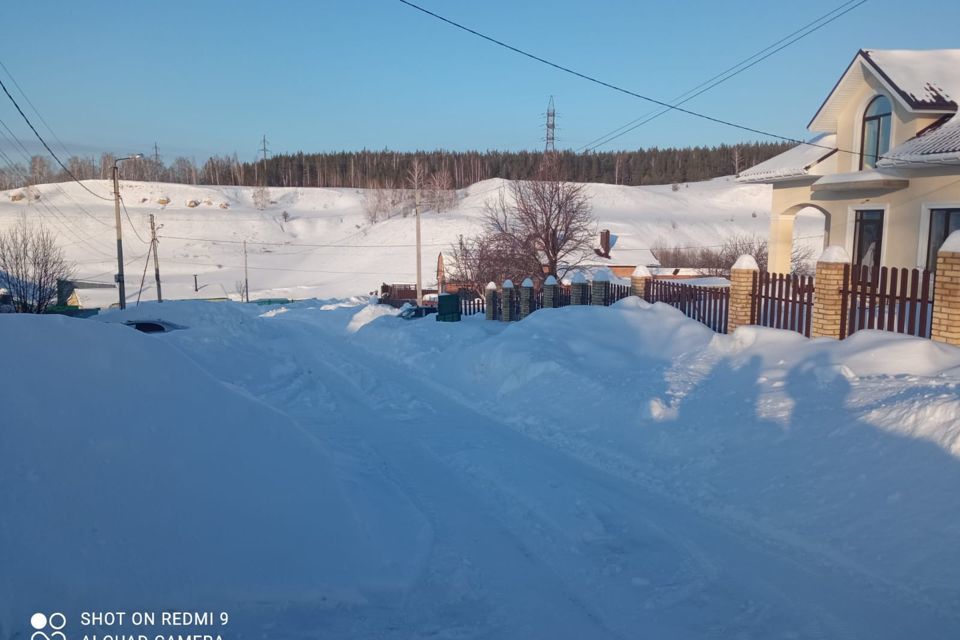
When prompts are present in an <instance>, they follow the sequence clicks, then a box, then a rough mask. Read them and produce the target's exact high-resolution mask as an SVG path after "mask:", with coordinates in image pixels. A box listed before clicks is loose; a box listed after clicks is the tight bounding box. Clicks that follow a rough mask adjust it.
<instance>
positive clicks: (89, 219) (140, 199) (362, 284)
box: [0, 179, 823, 307]
mask: <svg viewBox="0 0 960 640" xmlns="http://www.w3.org/2000/svg"><path fill="white" fill-rule="evenodd" d="M86 184H87V186H89V187H90V189H92V190H93V191H95V192H96V193H99V194H103V195H105V196H109V195H110V193H111V191H112V185H111V184H110V183H108V182H106V181H96V180H94V181H87V182H86ZM677 187H678V188H677V190H676V191H673V189H672V187H671V186H670V185H664V186H655V187H624V186H615V185H604V184H590V185H587V189H586V192H587V194H588V195H589V197H590V199H591V204H592V205H593V208H594V214H595V216H596V218H597V221H598V228H600V229H603V228H608V229H610V231H611V233H612V234H613V236H614V237H615V239H616V242H615V243H614V247H613V251H612V257H613V261H614V263H616V264H624V265H637V264H642V265H649V264H652V263H653V262H654V258H653V257H652V255H651V254H650V251H649V249H650V247H652V246H654V245H655V244H656V243H657V242H662V243H664V244H666V245H670V246H704V245H717V244H718V243H722V242H723V241H724V240H725V239H726V238H729V237H731V236H735V235H757V236H761V237H766V236H767V233H768V228H769V224H770V212H769V208H770V187H769V185H738V184H736V183H733V182H731V181H730V180H728V179H718V180H713V181H710V182H702V183H689V184H681V185H678V186H677ZM505 188H506V182H505V181H503V180H487V181H484V182H481V183H478V184H475V185H473V186H471V187H469V188H467V189H463V190H461V191H460V192H458V194H459V201H458V204H457V206H456V208H455V209H453V210H452V211H446V212H443V213H440V214H437V213H436V212H426V213H424V216H423V243H424V250H423V262H422V268H423V274H424V282H425V284H426V285H430V286H432V285H434V284H435V282H436V264H437V255H438V254H439V253H440V252H446V253H448V254H449V251H450V248H451V246H452V245H453V244H454V243H456V242H457V239H458V238H459V237H460V236H461V235H463V236H470V235H472V234H474V233H475V232H476V230H477V228H478V224H479V221H480V218H481V216H482V214H483V211H484V207H485V205H486V204H487V203H492V202H494V201H495V200H496V199H497V197H498V195H499V193H500V190H501V189H505ZM253 191H254V190H253V189H252V188H248V187H246V188H240V187H215V186H189V185H174V184H157V183H148V182H129V181H123V182H122V183H121V193H122V195H123V198H124V201H125V203H126V207H127V211H128V212H129V219H128V217H127V216H126V215H123V216H122V220H123V234H124V259H125V261H126V263H127V265H126V268H125V271H126V289H127V297H128V300H129V301H130V302H135V301H136V299H137V295H138V292H139V290H140V283H141V277H142V276H143V273H144V267H145V266H148V265H146V253H147V245H146V244H144V243H143V242H142V241H143V240H147V239H149V221H148V216H149V214H151V213H152V214H154V215H155V216H156V222H157V224H158V225H161V228H160V231H159V235H160V237H161V241H160V250H159V254H160V271H161V276H162V286H163V293H164V296H165V298H167V299H177V298H180V299H182V298H222V297H232V298H234V299H238V298H239V289H238V283H242V281H243V277H244V274H243V245H242V243H243V241H244V240H246V241H247V243H248V244H247V251H248V262H249V267H250V268H249V272H250V289H251V295H252V297H287V298H306V297H311V296H321V297H330V296H353V295H358V294H366V293H368V292H370V291H373V290H375V289H376V288H378V287H379V286H380V284H381V283H382V282H413V281H414V279H415V275H416V274H415V265H416V253H415V249H414V242H415V234H414V222H413V219H412V217H406V218H405V217H402V216H395V217H393V218H391V219H389V220H385V221H381V222H379V223H377V224H370V222H369V221H368V217H367V214H366V211H365V206H364V203H365V200H366V199H367V198H368V197H370V195H371V194H370V193H369V192H368V191H366V190H363V189H315V188H309V189H298V188H271V189H270V194H271V198H272V200H273V203H272V204H270V205H269V207H268V208H267V209H266V210H264V211H259V210H257V209H256V208H255V207H254V205H253ZM36 192H37V193H39V195H40V198H39V200H32V199H26V198H25V199H22V200H18V201H13V200H12V199H11V196H13V195H15V194H16V193H18V191H17V190H13V191H9V192H4V193H0V231H2V230H3V229H6V228H8V227H9V226H10V225H12V224H14V223H15V222H16V221H17V219H18V218H19V216H20V215H22V214H26V215H28V216H30V217H31V218H33V219H36V220H39V221H41V222H43V223H44V224H45V225H46V226H47V227H48V228H50V229H51V230H52V231H54V232H56V234H57V235H58V237H59V239H60V242H61V243H62V245H63V246H64V248H65V251H66V254H67V258H68V259H70V260H71V261H73V262H74V263H75V267H76V268H75V276H76V277H77V278H78V279H80V280H86V281H95V282H97V281H99V282H107V283H109V282H112V279H113V274H114V273H116V271H117V264H116V249H115V247H116V240H115V234H114V230H113V229H114V211H113V203H112V202H109V201H104V200H100V199H97V198H96V197H95V196H93V195H91V194H89V193H87V192H86V191H84V190H83V189H82V188H81V187H80V186H79V185H77V184H74V183H63V184H56V185H52V184H51V185H40V186H39V187H37V188H36ZM168 200H169V203H168V204H161V202H166V201H168ZM188 203H199V204H198V205H197V206H195V207H191V206H188ZM221 204H226V205H228V208H226V209H222V208H220V205H221ZM284 213H286V215H284ZM131 223H132V224H131ZM797 235H798V237H799V238H802V240H801V242H804V243H808V244H810V245H811V246H814V247H817V248H818V249H819V248H820V247H821V246H822V237H823V218H822V216H820V214H816V215H814V216H812V217H811V218H809V219H806V221H805V222H803V221H801V222H798V226H797ZM597 244H598V246H599V239H598V241H597ZM194 274H197V284H198V286H199V291H196V292H195V291H194ZM82 298H83V299H82V300H81V301H82V302H83V303H84V305H85V306H90V307H95V306H107V305H110V304H113V303H115V302H116V301H117V296H116V291H115V290H110V289H99V290H98V289H89V290H84V291H83V296H82ZM142 298H143V299H144V300H150V299H156V292H155V287H154V284H153V267H152V265H149V269H147V273H146V278H145V286H144V289H143V295H142Z"/></svg>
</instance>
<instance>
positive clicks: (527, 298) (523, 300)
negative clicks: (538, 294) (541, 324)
mask: <svg viewBox="0 0 960 640" xmlns="http://www.w3.org/2000/svg"><path fill="white" fill-rule="evenodd" d="M531 313H533V280H531V279H530V278H525V279H524V281H523V282H522V283H521V284H520V319H521V320H523V319H524V318H526V317H527V316H528V315H530V314H531Z"/></svg>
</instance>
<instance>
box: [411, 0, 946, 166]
mask: <svg viewBox="0 0 960 640" xmlns="http://www.w3.org/2000/svg"><path fill="white" fill-rule="evenodd" d="M397 1H398V2H400V3H401V4H404V5H406V6H408V7H410V8H412V9H415V10H416V11H419V12H421V13H424V14H426V15H428V16H431V17H433V18H435V19H437V20H439V21H441V22H444V23H446V24H448V25H450V26H452V27H455V28H457V29H460V30H461V31H465V32H466V33H469V34H471V35H474V36H476V37H478V38H481V39H483V40H486V41H487V42H490V43H492V44H494V45H496V46H498V47H502V48H504V49H507V50H509V51H512V52H514V53H516V54H518V55H521V56H524V57H525V58H529V59H531V60H534V61H536V62H539V63H541V64H544V65H547V66H548V67H552V68H554V69H557V70H558V71H562V72H564V73H567V74H569V75H572V76H575V77H577V78H580V79H582V80H586V81H587V82H591V83H593V84H596V85H599V86H602V87H606V88H608V89H611V90H613V91H616V92H618V93H622V94H625V95H628V96H632V97H634V98H637V99H639V100H643V101H645V102H650V103H652V104H655V105H659V106H661V107H664V108H666V109H667V110H668V111H679V112H680V113H685V114H687V115H689V116H693V117H695V118H700V119H701V120H707V121H708V122H713V123H716V124H720V125H723V126H726V127H731V128H734V129H739V130H741V131H746V132H748V133H755V134H757V135H761V136H766V137H768V138H775V139H778V140H783V141H784V142H792V143H794V144H797V145H804V146H808V147H818V148H821V149H826V150H828V151H839V152H841V153H847V154H850V155H856V156H860V155H863V154H862V153H861V152H859V151H851V150H849V149H843V148H839V147H831V146H828V145H823V144H817V143H816V142H809V141H805V140H800V139H798V138H794V137H791V136H784V135H781V134H778V133H773V132H770V131H765V130H763V129H758V128H756V127H751V126H748V125H744V124H739V123H736V122H732V121H730V120H725V119H723V118H718V117H716V116H711V115H708V114H706V113H702V112H699V111H693V110H692V109H686V108H684V107H681V106H679V105H675V104H670V103H668V102H664V101H663V100H657V99H656V98H651V97H650V96H647V95H644V94H642V93H638V92H636V91H632V90H630V89H626V88H624V87H621V86H619V85H616V84H613V83H611V82H607V81H606V80H601V79H600V78H597V77H596V76H592V75H589V74H587V73H584V72H581V71H577V70H576V69H573V68H571V67H567V66H564V65H562V64H560V63H557V62H553V61H551V60H548V59H547V58H543V57H541V56H538V55H536V54H534V53H530V52H529V51H526V50H524V49H521V48H519V47H516V46H514V45H512V44H508V43H506V42H504V41H502V40H498V39H496V38H494V37H492V36H488V35H486V34H484V33H481V32H480V31H477V30H476V29H472V28H470V27H468V26H466V25H463V24H461V23H459V22H456V21H454V20H451V19H450V18H445V17H444V16H442V15H440V14H438V13H435V12H433V11H430V10H429V9H426V8H424V7H421V6H420V5H418V4H415V3H413V2H410V0H397ZM876 160H877V161H878V162H879V161H880V160H890V161H891V162H892V163H897V162H900V163H901V164H904V165H906V164H911V165H912V164H930V165H940V166H944V165H947V166H956V164H957V163H954V162H949V161H942V160H941V161H937V160H911V161H909V162H907V161H898V160H897V159H896V158H890V157H888V156H884V155H880V156H877V157H876Z"/></svg>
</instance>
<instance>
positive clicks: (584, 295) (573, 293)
mask: <svg viewBox="0 0 960 640" xmlns="http://www.w3.org/2000/svg"><path fill="white" fill-rule="evenodd" d="M589 290H590V285H589V284H588V283H587V279H586V277H584V275H583V274H582V273H580V272H579V271H577V272H576V273H575V274H573V277H572V278H570V304H571V305H575V304H576V305H581V304H589V302H590V301H589V298H588V296H589V293H588V291H589Z"/></svg>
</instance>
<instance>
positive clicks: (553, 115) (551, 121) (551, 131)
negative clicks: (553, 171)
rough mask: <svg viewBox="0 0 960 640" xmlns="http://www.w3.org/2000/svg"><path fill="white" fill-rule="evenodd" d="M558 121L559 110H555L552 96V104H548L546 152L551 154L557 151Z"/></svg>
mask: <svg viewBox="0 0 960 640" xmlns="http://www.w3.org/2000/svg"><path fill="white" fill-rule="evenodd" d="M556 121H557V110H556V109H554V108H553V96H550V102H549V104H547V137H546V140H547V146H546V149H544V151H545V152H546V153H550V152H552V151H555V150H556V149H555V148H554V141H555V140H556Z"/></svg>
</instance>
